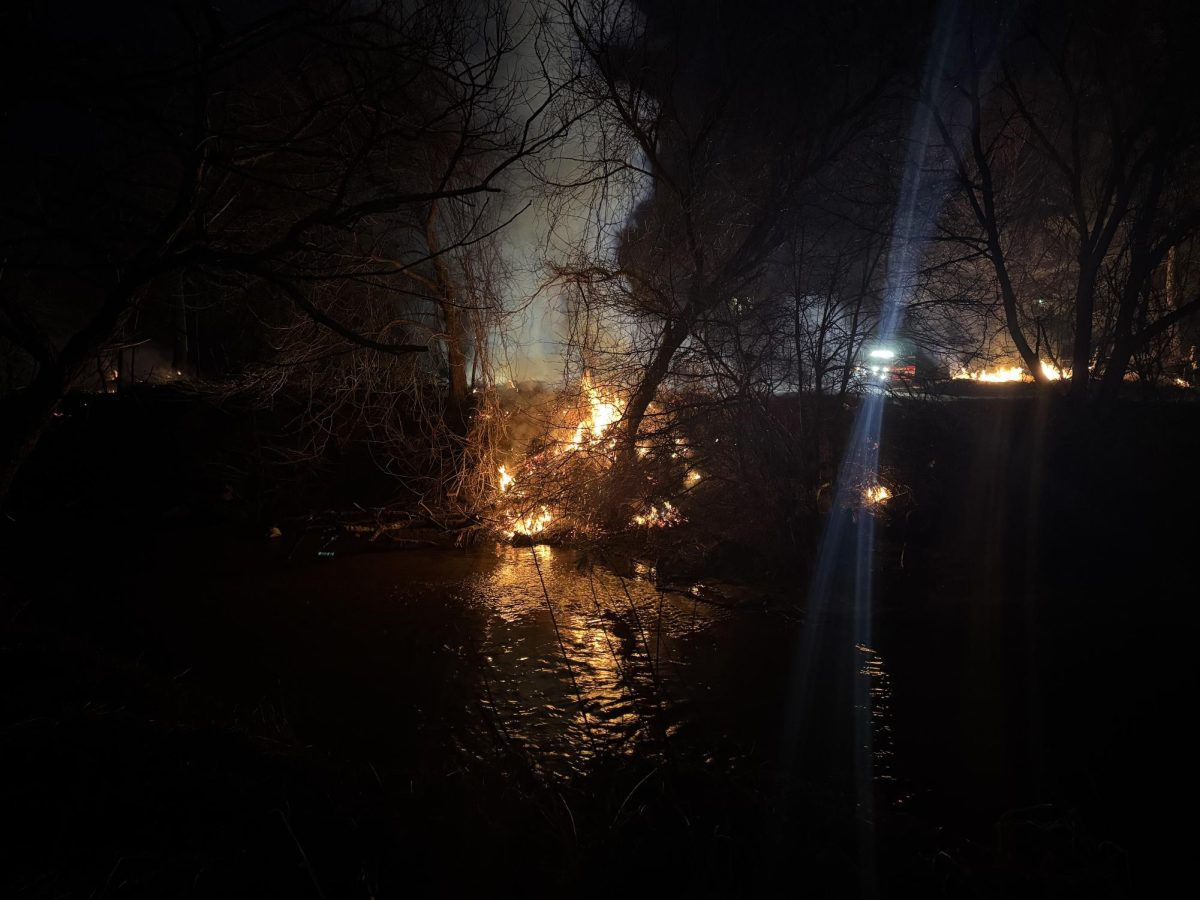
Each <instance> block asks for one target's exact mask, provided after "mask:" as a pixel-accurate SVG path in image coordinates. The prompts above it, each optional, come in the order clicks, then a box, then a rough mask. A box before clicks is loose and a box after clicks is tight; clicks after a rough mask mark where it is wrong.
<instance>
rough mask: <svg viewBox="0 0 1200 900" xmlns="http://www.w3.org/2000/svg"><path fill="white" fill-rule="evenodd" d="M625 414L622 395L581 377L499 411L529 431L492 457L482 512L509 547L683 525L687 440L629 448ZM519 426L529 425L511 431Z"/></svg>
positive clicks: (693, 474)
mask: <svg viewBox="0 0 1200 900" xmlns="http://www.w3.org/2000/svg"><path fill="white" fill-rule="evenodd" d="M624 412H625V399H624V398H623V397H622V395H621V394H620V392H618V391H617V390H616V389H613V388H609V387H606V386H602V385H598V384H596V383H595V382H594V381H593V379H592V377H591V375H590V374H587V373H585V374H584V376H583V378H582V379H581V380H580V383H579V386H578V389H577V391H576V392H573V394H572V395H567V396H563V395H558V396H556V397H554V398H553V399H552V400H551V401H549V402H543V403H541V404H534V405H532V407H527V406H525V405H523V404H517V405H516V408H509V409H506V410H504V411H503V413H502V415H504V416H505V417H507V418H509V419H510V420H517V419H521V420H525V421H526V422H532V423H533V424H534V425H535V426H536V427H534V428H533V429H532V434H531V436H529V437H528V438H527V439H525V440H524V441H514V445H513V446H510V447H509V449H508V450H507V451H506V452H504V453H503V454H501V455H500V456H499V457H497V459H496V460H494V461H493V474H492V475H491V479H490V480H491V489H492V495H491V497H490V498H489V502H488V504H487V510H486V511H485V513H484V518H485V520H486V521H487V523H488V525H489V526H490V528H491V530H492V531H494V532H495V533H496V534H497V535H498V536H500V537H502V538H504V539H505V540H511V541H513V542H516V543H530V542H533V543H553V542H558V541H565V540H572V539H586V538H593V537H597V536H600V535H602V534H606V533H612V532H614V531H622V530H630V529H638V528H644V529H652V528H668V527H671V526H673V525H677V524H680V523H681V522H683V521H684V517H683V514H682V513H681V512H680V510H679V509H678V507H677V506H676V505H675V500H676V499H677V498H678V495H680V494H682V493H686V492H687V491H689V490H691V489H693V488H694V487H696V486H697V485H698V484H699V483H700V481H701V480H702V479H703V476H702V475H701V473H700V472H698V471H696V470H695V469H692V468H689V467H688V466H687V458H688V456H689V451H688V449H687V447H686V441H685V440H683V439H680V438H672V439H670V440H666V439H663V440H659V439H655V438H653V437H651V438H644V439H642V438H639V440H638V442H637V444H636V446H635V447H634V448H633V452H632V453H628V452H627V448H628V444H626V443H625V441H626V437H625V432H624V429H623V416H624ZM522 430H525V431H527V432H528V431H530V429H521V428H514V429H513V431H514V432H520V431H522ZM660 445H661V446H660ZM664 463H665V464H664ZM626 470H628V471H626ZM631 488H632V489H631Z"/></svg>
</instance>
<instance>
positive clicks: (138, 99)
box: [0, 0, 567, 494]
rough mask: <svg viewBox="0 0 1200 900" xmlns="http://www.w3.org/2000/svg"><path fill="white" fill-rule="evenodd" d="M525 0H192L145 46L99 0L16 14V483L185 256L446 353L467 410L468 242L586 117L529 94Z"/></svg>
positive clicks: (0, 473)
mask: <svg viewBox="0 0 1200 900" xmlns="http://www.w3.org/2000/svg"><path fill="white" fill-rule="evenodd" d="M250 9H251V10H252V9H253V7H251V8H250ZM504 12H505V7H504V5H503V4H499V3H496V4H490V3H485V4H474V3H465V2H464V3H461V4H460V3H453V2H450V3H447V2H429V3H403V2H387V0H379V2H375V3H368V4H362V3H351V2H341V0H328V2H318V3H313V4H302V5H297V6H294V7H285V8H283V9H275V8H274V7H271V8H269V9H267V10H266V11H264V12H262V14H260V15H254V14H251V12H249V11H247V10H245V9H238V10H236V11H228V12H224V13H222V12H219V11H217V10H215V9H214V8H213V7H211V5H209V4H207V3H203V2H196V3H191V2H185V3H182V4H177V5H175V6H173V7H171V8H170V9H166V8H164V9H153V10H140V11H138V19H137V23H138V32H137V33H138V34H139V35H140V36H141V37H140V38H139V39H138V41H137V42H136V43H134V42H133V41H132V40H130V39H129V38H127V37H126V36H125V35H126V33H127V29H128V27H129V26H130V24H131V22H130V21H127V20H126V19H124V18H122V16H132V15H133V14H134V13H133V12H125V13H123V12H120V11H116V12H114V11H109V10H106V11H103V12H101V11H94V10H93V11H90V12H89V11H85V10H80V16H79V18H78V19H74V20H72V24H71V27H70V28H64V27H60V24H61V23H60V22H59V21H57V20H54V19H52V18H51V11H50V10H48V9H44V8H41V7H38V6H33V5H30V6H29V7H28V8H25V9H20V10H17V11H13V12H10V13H6V14H5V15H6V17H7V18H6V22H5V25H6V27H5V28H4V31H5V36H6V47H5V51H6V56H8V57H9V59H10V60H11V61H18V60H19V62H14V69H15V70H17V71H21V72H22V74H23V77H22V78H21V79H20V80H19V81H17V82H16V83H13V82H12V81H9V82H6V87H7V88H8V91H9V96H6V97H5V100H4V103H5V108H6V110H9V111H10V115H9V117H8V120H7V123H6V128H8V129H11V130H12V131H13V132H21V133H22V137H23V138H27V140H24V141H23V143H21V144H18V143H17V142H15V141H6V144H9V145H10V146H12V147H13V148H14V150H16V148H18V147H24V148H25V149H24V150H23V154H24V155H22V156H20V157H19V158H14V159H11V160H8V161H7V165H6V166H5V179H6V183H5V186H4V190H3V198H2V199H0V256H2V259H3V280H2V281H0V332H2V333H3V336H4V338H5V340H7V341H8V342H9V343H10V344H11V345H12V346H13V347H15V348H19V349H20V351H21V352H23V353H24V354H25V355H26V356H27V358H28V359H29V360H30V366H29V375H28V377H27V378H26V379H24V383H23V384H21V385H19V386H17V387H18V389H17V390H16V391H14V393H13V394H12V395H11V396H10V398H9V407H10V409H9V411H8V414H7V416H6V419H7V427H6V429H5V438H4V442H3V447H2V448H0V494H3V493H5V492H6V491H7V489H8V487H9V486H10V484H11V482H12V479H13V477H14V475H15V473H16V471H17V469H18V468H19V467H20V465H21V463H22V462H23V461H24V460H25V458H26V457H27V456H28V455H29V453H30V452H31V451H32V449H33V448H34V446H35V445H36V443H37V441H38V438H39V436H40V435H41V433H42V431H43V429H44V428H45V426H46V424H47V422H48V420H49V418H50V415H51V412H52V410H53V408H54V406H55V405H56V404H57V403H58V401H59V400H60V399H61V398H62V396H63V395H64V394H65V393H66V392H67V391H68V390H70V389H71V387H72V385H74V384H75V383H76V382H77V381H78V380H79V379H80V378H81V377H82V376H83V374H84V372H85V370H86V368H87V367H88V366H89V364H90V362H91V360H92V359H93V358H94V357H95V355H96V353H97V352H98V351H99V350H100V349H101V348H103V347H104V346H105V345H106V344H107V343H108V342H110V341H112V340H113V339H114V336H115V335H117V334H119V333H120V332H121V330H122V328H123V327H124V326H125V325H126V323H128V322H129V321H130V317H131V315H132V314H133V313H134V312H137V313H138V314H139V316H140V315H142V314H144V313H148V312H149V311H151V310H153V308H154V307H155V305H156V304H162V303H163V301H164V300H167V301H168V303H170V299H169V298H170V292H171V290H172V288H173V287H177V285H178V284H179V283H180V282H179V279H180V277H181V275H186V276H187V278H188V279H189V282H190V283H191V284H192V285H193V288H194V290H196V291H197V292H198V293H200V294H201V295H202V296H205V297H206V298H208V299H209V300H221V301H229V300H242V301H244V300H257V301H258V302H259V303H260V304H261V303H267V304H268V305H272V304H273V305H274V306H276V307H278V306H279V305H285V306H290V307H291V308H292V309H293V310H294V311H295V312H296V313H298V314H300V315H302V316H303V317H305V318H307V319H308V320H309V321H311V322H312V323H313V324H314V325H315V326H318V327H319V328H320V329H322V330H323V331H326V332H329V333H330V334H332V335H335V336H336V338H337V339H338V341H340V342H341V343H342V345H343V346H342V349H343V350H344V351H345V352H347V353H349V352H369V353H373V354H382V355H384V356H387V357H391V358H397V359H405V358H408V357H410V356H412V355H414V354H428V352H429V350H430V348H431V347H440V348H442V352H443V353H444V358H445V359H446V360H447V364H448V369H447V381H448V382H449V384H450V386H451V388H450V390H451V393H452V395H453V396H452V400H451V402H450V403H449V404H448V405H447V410H449V412H448V414H447V415H448V420H449V421H450V422H452V423H453V424H454V427H456V428H460V429H461V420H462V418H463V416H464V403H463V399H464V398H463V392H464V390H465V382H464V380H463V372H464V367H465V364H466V359H467V347H466V343H465V336H466V335H467V334H469V329H466V328H464V326H463V325H462V323H461V322H460V321H459V320H458V315H457V312H458V309H459V307H460V306H461V305H463V304H464V303H469V302H470V301H469V300H468V301H464V300H463V299H462V298H461V297H459V296H458V295H457V294H456V293H455V292H454V290H453V285H452V284H451V283H450V276H449V275H448V274H447V273H448V269H447V268H446V267H447V261H448V260H449V259H450V258H451V257H452V255H453V254H454V253H455V252H457V250H459V249H460V248H469V247H471V246H473V245H475V244H477V243H479V242H480V241H483V240H485V239H486V237H487V235H489V234H490V233H492V232H494V231H495V230H496V229H497V228H500V227H502V226H503V223H504V221H505V217H504V216H498V215H496V214H495V207H496V204H489V200H490V198H500V197H502V195H503V192H504V188H505V183H506V182H505V178H506V173H508V172H510V171H511V170H513V169H514V168H515V167H517V166H519V165H520V164H521V163H522V162H523V161H524V160H526V159H528V158H530V157H531V156H533V155H536V154H537V153H539V152H540V151H542V150H544V149H545V148H547V147H550V146H553V145H554V144H555V142H556V141H558V140H560V138H561V136H562V134H563V133H564V132H565V130H566V127H567V123H566V122H565V121H564V120H563V119H562V118H560V117H556V116H553V115H550V112H551V110H553V109H554V108H555V101H556V97H557V96H558V91H559V90H560V86H556V85H550V84H544V85H543V86H542V89H541V91H540V93H539V95H538V97H539V99H538V101H537V102H536V103H535V104H529V103H528V102H527V101H526V97H527V96H528V85H527V84H525V83H522V82H521V81H520V80H519V79H514V78H513V77H511V69H510V68H509V66H508V63H507V61H508V60H509V59H510V58H511V57H512V56H513V55H514V53H515V47H516V45H517V42H518V41H519V40H520V39H521V38H520V36H519V35H516V34H514V29H513V23H512V22H510V21H509V19H508V17H507V16H506V15H505V14H504ZM544 74H545V70H544V69H542V70H540V71H539V70H538V69H537V67H536V66H535V67H534V71H533V73H532V75H530V76H528V77H531V78H537V77H539V75H544ZM39 137H40V140H39V139H38V138H39ZM439 270H440V271H441V272H442V274H441V275H440V276H439V274H438V273H439ZM422 284H424V285H425V287H421V288H419V289H417V288H415V287H414V286H417V285H422ZM431 284H432V285H433V286H434V288H435V290H434V291H428V290H426V289H425V288H426V287H428V286H429V285H431ZM356 292H357V293H356ZM397 297H402V298H403V300H402V302H401V304H400V305H401V306H402V307H404V308H405V309H406V310H407V312H408V313H409V314H401V310H400V309H399V308H398V307H397V306H396V305H395V304H396V300H395V298H397ZM371 298H387V303H388V304H390V305H391V313H392V314H384V311H383V310H378V309H376V310H370V309H364V307H363V303H366V304H367V305H370V301H371ZM360 301H362V302H360ZM170 305H172V306H174V304H173V303H170ZM431 310H432V312H433V318H432V319H430V318H429V313H430V311H431ZM413 313H415V314H413ZM256 315H257V314H256ZM173 316H174V313H172V317H173ZM247 321H252V320H250V319H248V320H247ZM267 343H268V344H269V341H268V342H267Z"/></svg>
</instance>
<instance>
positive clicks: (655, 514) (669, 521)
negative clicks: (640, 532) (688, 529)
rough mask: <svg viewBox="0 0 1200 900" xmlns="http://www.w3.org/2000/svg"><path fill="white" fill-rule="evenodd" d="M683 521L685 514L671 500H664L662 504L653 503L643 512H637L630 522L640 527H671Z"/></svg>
mask: <svg viewBox="0 0 1200 900" xmlns="http://www.w3.org/2000/svg"><path fill="white" fill-rule="evenodd" d="M682 521H683V515H682V514H681V513H680V512H679V510H678V509H676V508H675V506H674V505H673V504H672V503H671V501H670V500H664V501H662V505H661V506H660V505H658V504H651V506H650V507H649V508H647V509H646V510H644V511H643V512H640V513H637V514H636V515H635V516H634V517H633V518H632V519H631V520H630V522H629V524H630V525H633V526H635V527H638V528H670V527H671V526H672V525H678V524H679V523H680V522H682Z"/></svg>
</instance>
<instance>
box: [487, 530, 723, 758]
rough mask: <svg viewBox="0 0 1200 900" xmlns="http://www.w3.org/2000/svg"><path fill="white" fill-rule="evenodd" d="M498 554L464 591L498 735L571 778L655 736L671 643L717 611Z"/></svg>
mask: <svg viewBox="0 0 1200 900" xmlns="http://www.w3.org/2000/svg"><path fill="white" fill-rule="evenodd" d="M498 554H499V558H498V560H497V564H496V566H495V567H494V568H493V569H492V570H491V571H490V572H488V573H486V574H484V575H482V576H480V578H479V581H478V583H477V584H475V585H473V586H472V590H471V594H472V595H473V596H475V597H476V598H478V600H479V602H480V604H481V607H482V611H483V613H484V615H485V626H484V633H483V648H482V650H483V654H484V657H485V659H486V660H487V662H488V664H489V669H490V671H489V672H488V673H487V678H488V685H487V691H488V694H489V696H488V697H486V698H484V699H485V703H486V704H487V705H488V706H489V707H490V708H491V710H492V712H493V713H494V715H495V716H496V717H497V719H498V720H499V724H500V725H501V726H502V727H503V729H504V730H505V731H506V732H507V733H508V734H509V735H510V736H511V737H512V738H514V739H515V740H518V741H520V742H522V743H523V744H525V745H526V746H528V747H529V748H530V749H534V750H536V751H537V757H538V760H539V762H541V763H542V764H544V765H547V766H548V767H550V768H552V769H556V770H557V769H565V770H568V771H570V770H578V769H580V768H582V767H583V766H584V765H585V764H586V763H587V762H588V761H589V760H592V759H594V758H596V757H600V756H605V755H608V756H611V755H628V754H633V753H635V752H637V751H638V750H639V748H642V747H643V746H645V744H646V742H647V741H649V740H652V739H654V734H653V733H652V731H651V729H652V724H653V721H654V719H653V716H652V712H653V711H654V710H656V709H658V708H659V704H660V701H661V700H662V696H661V692H662V690H663V683H664V681H670V680H671V670H672V669H673V667H674V666H675V665H676V658H677V652H676V651H677V650H678V641H679V639H680V638H682V637H684V636H686V635H687V634H689V633H692V632H694V631H697V630H699V629H701V628H703V627H705V626H706V625H707V624H708V623H710V622H712V621H713V620H714V619H716V618H718V617H719V616H720V615H721V614H722V611H721V610H719V609H716V608H714V607H705V606H703V605H698V604H696V603H695V602H694V600H689V599H688V598H684V597H681V596H679V595H676V594H664V593H660V592H659V591H658V590H657V589H656V588H655V586H654V585H653V584H652V583H650V582H648V581H646V580H644V579H643V578H639V577H634V578H622V577H619V576H617V575H615V574H613V573H612V572H610V571H608V570H607V569H602V568H600V567H595V568H588V567H584V566H580V565H579V564H577V557H576V556H575V554H572V553H568V552H564V551H561V550H555V549H554V548H552V547H549V546H544V545H538V546H535V547H524V548H518V547H500V548H498ZM539 570H540V571H539ZM543 584H544V590H543Z"/></svg>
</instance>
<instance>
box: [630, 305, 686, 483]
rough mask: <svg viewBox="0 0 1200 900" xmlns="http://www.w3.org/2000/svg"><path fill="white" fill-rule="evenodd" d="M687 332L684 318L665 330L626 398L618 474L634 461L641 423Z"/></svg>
mask: <svg viewBox="0 0 1200 900" xmlns="http://www.w3.org/2000/svg"><path fill="white" fill-rule="evenodd" d="M689 331H691V322H690V320H688V319H686V318H684V319H679V320H677V321H675V322H673V323H672V324H670V325H668V326H667V328H666V330H665V331H664V332H663V336H662V341H661V342H660V343H659V345H658V349H657V350H656V351H655V352H654V356H653V358H652V359H651V360H650V365H649V366H647V367H646V374H645V376H644V377H643V378H642V380H641V382H640V383H639V384H638V386H637V388H636V389H635V390H634V392H633V395H632V396H631V397H630V398H629V403H627V404H626V406H625V422H624V436H623V440H622V447H621V454H620V458H619V460H618V466H617V468H618V470H621V469H625V468H627V464H629V463H632V462H633V460H634V458H635V457H636V455H637V438H638V431H640V430H641V427H642V422H643V421H644V420H645V418H646V410H648V409H649V408H650V404H651V403H652V402H653V401H654V396H655V394H657V393H658V388H659V386H660V385H661V384H662V383H663V381H664V380H665V379H666V377H667V373H668V372H669V371H670V370H671V360H673V359H674V358H675V353H676V352H677V351H678V350H679V348H680V347H681V346H682V345H683V342H684V341H685V340H686V339H687V336H688V332H689Z"/></svg>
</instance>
